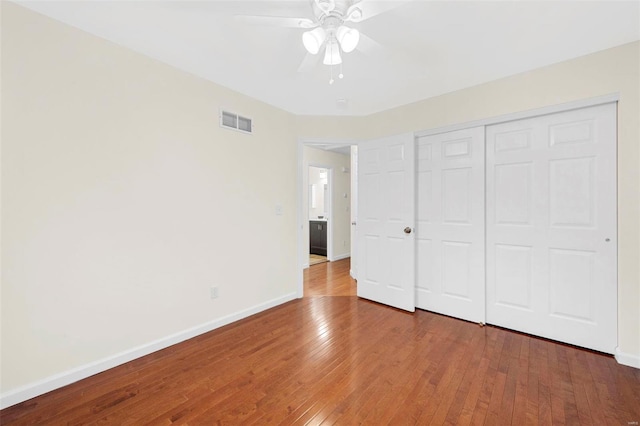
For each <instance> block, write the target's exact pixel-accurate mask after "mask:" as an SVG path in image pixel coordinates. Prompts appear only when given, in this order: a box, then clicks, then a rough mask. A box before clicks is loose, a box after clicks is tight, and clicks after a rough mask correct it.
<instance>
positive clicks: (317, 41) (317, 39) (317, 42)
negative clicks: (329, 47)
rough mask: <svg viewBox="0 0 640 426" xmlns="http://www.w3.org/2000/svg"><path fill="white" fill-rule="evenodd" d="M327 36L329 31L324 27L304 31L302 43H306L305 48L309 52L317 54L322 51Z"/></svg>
mask: <svg viewBox="0 0 640 426" xmlns="http://www.w3.org/2000/svg"><path fill="white" fill-rule="evenodd" d="M326 38H327V33H326V32H325V30H324V28H322V27H318V28H316V29H313V30H311V31H306V32H304V33H302V44H304V48H305V49H307V52H309V53H311V54H312V55H315V54H316V53H318V52H319V51H320V47H322V43H324V40H325V39H326Z"/></svg>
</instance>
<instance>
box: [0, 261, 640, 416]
mask: <svg viewBox="0 0 640 426" xmlns="http://www.w3.org/2000/svg"><path fill="white" fill-rule="evenodd" d="M305 283H306V284H305V297H304V298H303V299H299V300H295V301H292V302H289V303H287V304H284V305H282V306H279V307H276V308H274V309H270V310H268V311H265V312H262V313H260V314H257V315H254V316H252V317H250V318H247V319H244V320H242V321H239V322H236V323H234V324H231V325H228V326H226V327H223V328H220V329H218V330H215V331H212V332H210V333H207V334H204V335H201V336H198V337H196V338H194V339H191V340H189V341H187V342H183V343H181V344H178V345H175V346H172V347H170V348H167V349H165V350H162V351H158V352H156V353H154V354H151V355H149V356H146V357H143V358H140V359H138V360H135V361H132V362H130V363H127V364H125V365H122V366H119V367H116V368H113V369H111V370H109V371H106V372H104V373H101V374H98V375H96V376H93V377H90V378H88V379H85V380H82V381H80V382H77V383H75V384H72V385H70V386H67V387H65V388H62V389H59V390H56V391H53V392H50V393H48V394H46V395H42V396H40V397H37V398H34V399H32V400H29V401H25V402H24V403H21V404H18V405H15V406H13V407H9V408H7V409H5V410H3V411H2V412H0V422H1V423H2V424H3V425H14V424H38V425H48V424H52V425H53V424H54V425H60V424H72V425H80V424H83V425H84V424H112V425H125V424H132V425H139V424H152V425H155V424H158V425H162V424H191V425H211V424H285V425H290V424H291V425H297V424H314V425H317V424H327V425H329V424H339V425H354V424H372V425H384V424H397V425H411V424H420V425H427V424H434V425H436V424H437V425H440V424H450V425H467V424H473V425H479V424H486V425H507V424H517V425H520V424H558V425H562V424H584V425H625V426H626V425H630V424H634V423H633V422H639V421H640V370H636V369H633V368H630V367H624V366H621V365H619V364H617V363H616V361H615V360H614V359H613V358H612V357H610V356H605V355H602V354H599V353H595V352H591V351H587V350H582V349H578V348H575V347H571V346H568V345H563V344H559V343H554V342H550V341H547V340H544V339H538V338H535V337H531V336H528V335H524V334H520V333H515V332H511V331H507V330H503V329H500V328H497V327H490V326H487V327H479V326H478V325H476V324H472V323H468V322H465V321H460V320H456V319H452V318H449V317H446V316H441V315H436V314H433V313H430V312H425V311H417V312H415V313H414V314H410V313H405V312H402V311H399V310H396V309H393V308H389V307H386V306H382V305H378V304H375V303H371V302H368V301H365V300H360V299H358V298H357V297H355V296H354V294H355V285H354V283H353V281H352V280H351V279H350V278H349V261H348V259H347V260H344V261H338V262H331V263H324V264H320V265H315V266H312V267H311V268H309V269H308V270H307V271H306V272H305ZM635 424H637V423H635Z"/></svg>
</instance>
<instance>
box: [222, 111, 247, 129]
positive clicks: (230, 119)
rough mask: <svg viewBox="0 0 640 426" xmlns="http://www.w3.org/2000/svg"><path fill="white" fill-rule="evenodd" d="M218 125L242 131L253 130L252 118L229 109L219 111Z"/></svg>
mask: <svg viewBox="0 0 640 426" xmlns="http://www.w3.org/2000/svg"><path fill="white" fill-rule="evenodd" d="M220 126H222V127H226V128H227V129H233V130H238V131H240V132H244V133H252V132H253V120H252V119H250V118H247V117H243V116H241V115H238V114H235V113H233V112H229V111H221V112H220Z"/></svg>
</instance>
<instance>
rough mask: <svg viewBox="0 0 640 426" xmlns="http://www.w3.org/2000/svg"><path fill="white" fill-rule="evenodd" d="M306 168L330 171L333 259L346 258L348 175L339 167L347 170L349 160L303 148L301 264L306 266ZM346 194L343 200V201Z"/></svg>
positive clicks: (349, 227) (349, 218)
mask: <svg viewBox="0 0 640 426" xmlns="http://www.w3.org/2000/svg"><path fill="white" fill-rule="evenodd" d="M309 165H313V166H322V167H326V168H331V169H332V171H333V172H332V179H333V192H332V198H331V200H332V204H333V208H332V210H333V217H332V218H331V219H332V229H333V245H332V248H333V257H334V258H344V257H349V256H350V253H351V225H350V224H351V213H350V210H351V207H350V206H351V173H350V172H347V173H345V172H343V171H342V169H343V167H344V168H346V169H350V167H351V165H350V156H349V155H344V154H339V153H336V152H331V151H324V150H321V149H316V148H310V147H308V146H304V147H303V150H302V188H303V189H304V188H307V190H303V191H302V192H303V195H302V217H303V221H302V235H303V237H302V240H303V256H306V257H305V258H304V259H303V263H304V264H308V261H307V260H308V256H309V221H308V220H306V218H308V217H309V210H308V209H309V198H308V197H309V191H308V188H309V174H308V173H307V171H308V169H309ZM344 194H347V197H346V198H345V197H344Z"/></svg>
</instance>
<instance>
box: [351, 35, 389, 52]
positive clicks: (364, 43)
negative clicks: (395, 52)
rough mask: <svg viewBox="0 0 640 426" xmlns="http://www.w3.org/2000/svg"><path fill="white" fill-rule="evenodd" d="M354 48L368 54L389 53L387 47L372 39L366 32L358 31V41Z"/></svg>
mask: <svg viewBox="0 0 640 426" xmlns="http://www.w3.org/2000/svg"><path fill="white" fill-rule="evenodd" d="M356 49H357V50H359V51H360V52H362V53H364V54H365V55H369V56H378V57H382V56H387V55H389V54H390V52H389V49H387V48H385V47H384V46H383V45H381V44H380V43H378V42H377V41H375V40H374V39H372V38H371V37H369V36H368V35H366V34H362V33H360V41H359V42H358V45H357V46H356Z"/></svg>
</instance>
